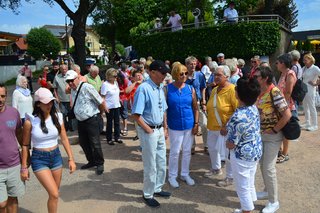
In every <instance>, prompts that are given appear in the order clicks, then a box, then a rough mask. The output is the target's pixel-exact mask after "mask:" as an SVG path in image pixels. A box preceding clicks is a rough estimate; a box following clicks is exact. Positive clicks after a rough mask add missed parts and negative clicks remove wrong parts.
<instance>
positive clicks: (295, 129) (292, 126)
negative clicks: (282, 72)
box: [270, 89, 301, 140]
mask: <svg viewBox="0 0 320 213" xmlns="http://www.w3.org/2000/svg"><path fill="white" fill-rule="evenodd" d="M270 97H271V102H272V106H273V108H275V110H277V108H276V107H275V106H274V103H273V95H272V89H271V90H270ZM277 116H278V118H280V117H281V114H280V113H279V112H278V113H277ZM298 121H299V118H297V117H294V116H291V118H290V120H289V121H288V123H287V124H286V125H285V126H284V127H283V128H282V129H281V131H282V134H283V136H284V137H285V138H286V139H287V140H296V139H298V138H299V137H300V134H301V129H300V125H299V122H298Z"/></svg>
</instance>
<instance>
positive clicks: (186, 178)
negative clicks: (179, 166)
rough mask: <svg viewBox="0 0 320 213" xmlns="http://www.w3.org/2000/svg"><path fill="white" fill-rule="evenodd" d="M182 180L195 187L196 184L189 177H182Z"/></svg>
mask: <svg viewBox="0 0 320 213" xmlns="http://www.w3.org/2000/svg"><path fill="white" fill-rule="evenodd" d="M180 179H181V180H183V181H185V182H186V183H187V184H188V185H189V186H193V185H194V184H195V182H194V180H193V179H192V178H191V177H190V176H189V175H188V176H181V177H180Z"/></svg>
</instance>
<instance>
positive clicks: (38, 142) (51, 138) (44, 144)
mask: <svg viewBox="0 0 320 213" xmlns="http://www.w3.org/2000/svg"><path fill="white" fill-rule="evenodd" d="M26 119H27V120H29V121H30V122H31V125H32V130H31V143H32V146H33V147H34V148H39V149H44V148H51V147H54V146H56V145H58V137H59V132H58V129H57V128H56V126H55V125H54V124H53V121H52V119H51V116H50V117H49V118H47V120H46V121H45V123H46V127H47V129H48V134H45V133H43V132H42V130H41V126H40V123H41V120H40V118H39V117H35V116H33V115H32V114H29V113H27V114H26ZM58 120H59V123H60V125H62V124H63V117H62V114H61V113H60V112H58Z"/></svg>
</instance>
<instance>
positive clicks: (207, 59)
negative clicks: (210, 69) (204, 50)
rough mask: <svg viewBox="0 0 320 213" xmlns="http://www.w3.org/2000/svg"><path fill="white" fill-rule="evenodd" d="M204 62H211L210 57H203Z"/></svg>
mask: <svg viewBox="0 0 320 213" xmlns="http://www.w3.org/2000/svg"><path fill="white" fill-rule="evenodd" d="M204 60H205V62H206V63H207V62H208V61H212V58H211V57H210V56H207V57H205V59H204Z"/></svg>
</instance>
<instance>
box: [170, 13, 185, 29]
mask: <svg viewBox="0 0 320 213" xmlns="http://www.w3.org/2000/svg"><path fill="white" fill-rule="evenodd" d="M180 20H181V17H180V15H179V14H175V15H174V16H170V18H169V21H168V22H167V24H171V31H172V32H174V31H178V30H182V25H181V23H180Z"/></svg>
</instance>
